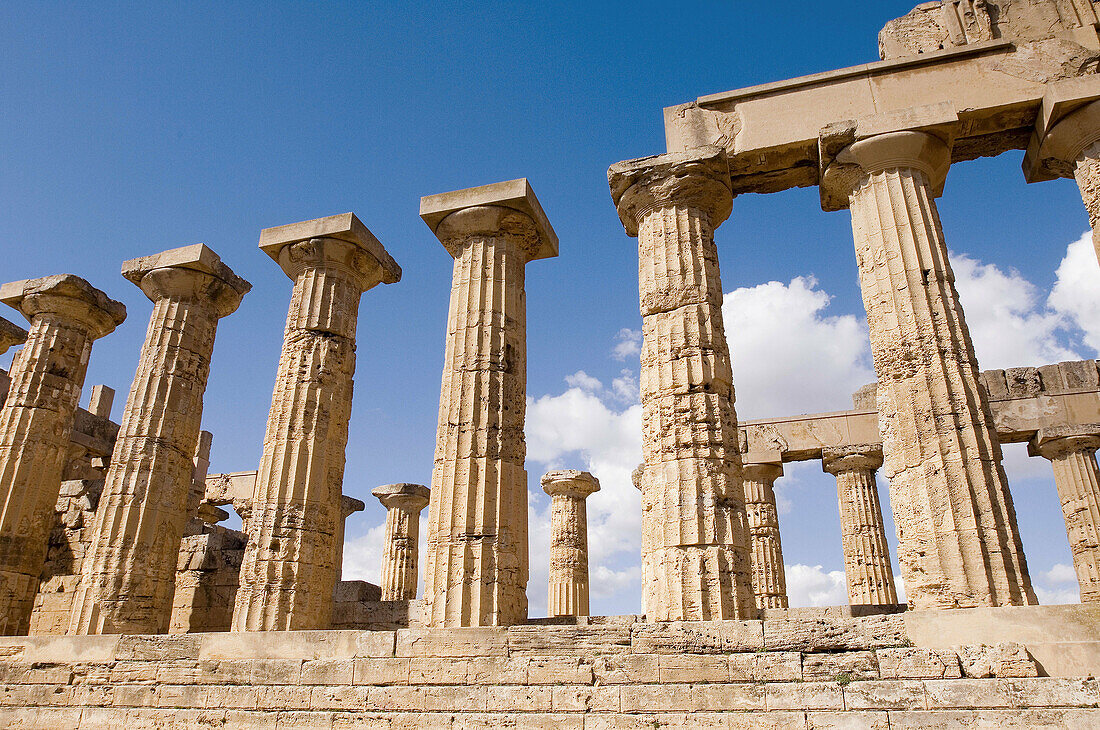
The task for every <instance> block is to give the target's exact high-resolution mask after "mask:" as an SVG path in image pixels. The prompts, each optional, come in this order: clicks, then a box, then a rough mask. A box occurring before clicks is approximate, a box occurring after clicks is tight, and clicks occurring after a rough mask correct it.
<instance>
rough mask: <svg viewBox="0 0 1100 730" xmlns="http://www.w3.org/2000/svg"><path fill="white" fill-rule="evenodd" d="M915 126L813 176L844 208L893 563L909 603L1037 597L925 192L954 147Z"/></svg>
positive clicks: (875, 139)
mask: <svg viewBox="0 0 1100 730" xmlns="http://www.w3.org/2000/svg"><path fill="white" fill-rule="evenodd" d="M934 111H937V113H938V112H940V111H942V110H938V109H937V110H934ZM914 116H915V115H914ZM955 119H957V117H956V118H955ZM904 121H906V122H907V123H908V122H910V121H913V120H910V119H908V117H907V118H906V119H905V120H904ZM884 124H885V123H869V124H868V125H867V126H868V127H870V128H872V129H876V130H877V129H880V128H882V126H883V125H884ZM915 125H916V122H915V121H913V124H908V125H907V126H905V127H903V129H904V130H905V131H885V130H883V131H881V132H877V133H874V134H868V135H867V136H866V138H859V137H858V133H857V138H856V141H854V142H853V143H851V144H849V145H848V146H846V147H843V148H842V149H841V150H840V151H839V152H838V154H837V155H836V157H835V160H834V161H833V162H832V164H830V165H828V167H827V168H826V169H825V173H824V175H823V179H822V183H821V195H822V204H823V207H825V208H826V209H827V210H829V209H833V210H835V209H840V208H843V207H850V209H851V213H852V230H853V233H854V237H855V247H856V262H857V264H858V267H859V281H860V288H861V290H862V294H863V303H864V307H865V308H866V310H867V321H868V325H869V329H870V337H871V352H872V355H873V356H874V362H875V371H876V373H877V375H878V383H879V385H878V391H877V392H878V396H877V397H878V412H879V430H880V432H881V434H882V443H883V449H884V452H885V471H886V477H887V478H888V479H889V481H890V501H891V504H892V506H893V512H894V522H895V524H896V526H897V531H898V562H899V564H900V565H901V573H902V577H903V578H904V579H905V588H906V594H907V596H908V601H909V605H910V606H911V607H912V608H914V609H917V610H923V609H933V608H965V607H975V606H1006V605H1021V604H1032V603H1035V593H1034V591H1033V590H1032V587H1031V579H1030V577H1029V575H1028V571H1027V563H1026V561H1025V559H1024V553H1023V548H1022V545H1021V542H1020V534H1019V529H1018V528H1017V526H1016V514H1015V511H1014V509H1013V505H1012V496H1011V494H1010V493H1009V491H1008V480H1007V479H1006V477H1005V472H1004V468H1003V467H1002V465H1001V447H1000V444H999V442H998V441H997V436H996V431H995V430H994V424H993V416H992V414H991V411H990V408H989V400H988V396H987V394H986V392H985V390H984V389H983V388H981V387H980V386H979V382H978V364H977V361H976V360H975V357H974V347H973V344H972V342H971V339H970V332H969V330H968V329H967V326H966V321H965V319H964V318H963V313H962V307H961V305H960V303H959V297H958V293H957V292H956V291H955V282H954V275H953V273H952V271H951V266H950V264H949V263H948V260H947V245H946V242H945V241H944V237H943V230H942V228H941V226H940V220H939V215H938V212H937V210H936V204H935V200H934V198H935V197H936V196H937V195H939V194H940V193H941V192H942V190H943V183H944V180H945V178H946V175H947V171H948V168H949V167H950V162H951V151H950V148H949V146H948V144H947V143H945V142H944V141H943V139H942V138H941V137H940V136H939V135H940V134H941V132H940V129H941V127H937V126H935V125H931V124H930V125H929V126H928V127H927V128H928V129H931V130H933V131H932V132H925V131H913V127H914V126H915ZM945 126H948V125H946V124H945ZM948 128H950V127H948ZM828 132H829V130H828V129H826V130H825V132H823V135H822V143H821V144H822V149H823V150H824V149H826V146H827V141H828ZM947 138H948V139H949V138H950V137H949V134H948V136H947ZM823 156H824V154H823Z"/></svg>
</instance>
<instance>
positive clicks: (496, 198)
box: [420, 178, 558, 261]
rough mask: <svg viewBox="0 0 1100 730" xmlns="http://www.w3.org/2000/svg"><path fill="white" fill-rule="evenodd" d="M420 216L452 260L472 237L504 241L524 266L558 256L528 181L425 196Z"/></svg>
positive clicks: (554, 238)
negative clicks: (519, 253) (523, 257)
mask: <svg viewBox="0 0 1100 730" xmlns="http://www.w3.org/2000/svg"><path fill="white" fill-rule="evenodd" d="M420 217H421V219H423V221H424V222H425V223H427V224H428V227H429V228H431V229H432V233H434V234H435V235H436V237H437V238H438V239H439V241H440V243H442V244H443V247H444V248H446V249H447V252H448V253H449V254H451V256H453V257H454V258H458V256H459V254H460V253H461V250H462V241H464V240H465V239H467V238H469V237H471V236H508V237H509V238H514V239H516V242H517V244H518V245H519V246H520V248H521V249H523V250H524V251H525V252H526V253H527V256H528V259H527V260H528V261H533V260H535V259H548V258H554V257H555V256H557V255H558V235H557V234H556V233H555V232H554V228H553V226H551V225H550V220H549V219H548V218H547V217H546V213H545V212H543V210H542V205H541V204H539V200H538V198H536V197H535V191H534V190H532V189H531V184H530V183H529V182H527V178H519V179H518V180H509V181H507V182H499V183H492V184H490V185H481V186H479V187H476V188H466V189H465V190H454V191H452V192H449V193H438V194H436V195H426V196H424V197H423V198H421V199H420Z"/></svg>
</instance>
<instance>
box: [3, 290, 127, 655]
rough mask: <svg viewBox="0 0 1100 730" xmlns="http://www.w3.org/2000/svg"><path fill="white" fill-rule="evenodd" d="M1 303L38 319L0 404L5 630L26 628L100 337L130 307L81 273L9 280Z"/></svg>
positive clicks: (14, 364)
mask: <svg viewBox="0 0 1100 730" xmlns="http://www.w3.org/2000/svg"><path fill="white" fill-rule="evenodd" d="M0 301H2V302H4V303H5V304H8V305H10V306H12V307H15V308H16V309H18V310H19V311H20V312H21V313H22V314H23V316H24V317H26V318H27V320H28V321H29V322H30V325H31V326H30V334H29V335H28V336H27V342H26V344H25V345H24V346H23V349H21V350H20V351H19V352H18V353H17V354H16V356H15V360H14V361H13V362H12V366H11V391H10V392H9V394H8V398H7V400H6V401H5V402H4V407H3V408H2V409H0V496H2V497H3V500H4V502H3V511H0V634H25V633H27V630H28V629H29V627H30V615H31V609H32V608H33V606H34V594H35V592H36V591H37V590H38V577H39V575H40V574H41V573H42V566H43V565H44V563H45V560H46V548H47V543H48V541H49V536H50V526H51V524H52V522H53V517H54V504H55V503H56V502H57V496H58V493H59V491H60V489H61V472H62V469H63V468H64V466H65V456H66V454H67V452H68V449H69V436H70V434H71V433H72V428H73V415H74V413H75V412H76V407H77V404H78V403H79V401H80V389H81V388H82V387H83V385H84V374H85V372H86V371H87V368H88V356H89V355H90V354H91V350H92V342H93V341H94V340H97V339H99V338H100V337H103V336H104V335H107V334H109V333H110V332H112V331H114V329H115V327H117V326H118V325H119V324H121V323H122V321H123V320H124V319H126V307H124V306H123V305H122V304H121V303H120V302H116V301H114V300H113V299H110V298H108V297H107V295H106V294H104V293H103V292H101V291H100V290H99V289H96V288H94V287H93V286H92V285H91V284H89V283H88V282H86V281H84V280H83V279H81V278H80V277H77V276H73V275H72V274H62V275H60V276H48V277H46V278H43V279H30V280H27V281H17V282H13V283H11V284H5V285H4V286H2V287H0Z"/></svg>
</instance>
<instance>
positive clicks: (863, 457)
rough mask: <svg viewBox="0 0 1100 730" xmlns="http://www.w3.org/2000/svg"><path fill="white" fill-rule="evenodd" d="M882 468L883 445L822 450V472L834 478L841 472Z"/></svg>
mask: <svg viewBox="0 0 1100 730" xmlns="http://www.w3.org/2000/svg"><path fill="white" fill-rule="evenodd" d="M881 466H882V445H881V444H855V445H851V446H835V447H829V448H824V449H822V450H821V470H822V471H825V472H828V473H829V474H832V475H834V476H835V475H837V474H839V473H841V472H846V471H856V470H859V469H868V470H870V471H874V470H875V469H878V468H879V467H881Z"/></svg>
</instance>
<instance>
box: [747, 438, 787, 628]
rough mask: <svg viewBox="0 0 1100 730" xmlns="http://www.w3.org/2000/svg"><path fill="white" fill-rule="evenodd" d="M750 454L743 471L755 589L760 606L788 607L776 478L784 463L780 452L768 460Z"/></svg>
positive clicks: (758, 605)
mask: <svg viewBox="0 0 1100 730" xmlns="http://www.w3.org/2000/svg"><path fill="white" fill-rule="evenodd" d="M751 456H752V455H748V454H747V455H746V460H745V464H744V466H743V468H742V474H743V475H744V484H745V514H746V515H747V517H748V522H749V533H750V535H751V536H752V590H753V593H755V594H756V605H757V607H758V608H786V607H787V576H786V572H785V570H784V568H783V543H782V541H781V540H780V538H779V510H778V508H777V507H776V505H775V480H776V479H778V478H779V477H781V476H783V463H782V461H781V460H780V459H779V455H778V454H775V456H774V457H773V458H771V459H769V460H768V461H762V460H759V459H757V458H750V457H751Z"/></svg>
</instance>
